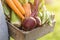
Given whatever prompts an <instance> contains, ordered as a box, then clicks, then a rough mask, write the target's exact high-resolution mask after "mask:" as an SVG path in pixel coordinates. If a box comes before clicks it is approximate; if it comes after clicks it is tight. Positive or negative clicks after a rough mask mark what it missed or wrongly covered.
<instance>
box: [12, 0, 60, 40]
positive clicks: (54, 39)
mask: <svg viewBox="0 0 60 40" xmlns="http://www.w3.org/2000/svg"><path fill="white" fill-rule="evenodd" d="M50 1H51V0H50ZM50 1H48V2H47V3H46V7H47V9H48V10H49V11H51V12H54V13H55V19H56V25H55V27H54V31H53V32H51V33H49V34H47V35H45V36H43V37H41V38H38V39H37V40H60V0H52V2H51V3H49V2H50ZM11 40H13V39H12V38H11Z"/></svg>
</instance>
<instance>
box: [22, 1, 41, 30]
mask: <svg viewBox="0 0 60 40" xmlns="http://www.w3.org/2000/svg"><path fill="white" fill-rule="evenodd" d="M38 5H39V0H34V8H33V10H32V14H31V16H30V17H29V18H27V17H26V18H25V19H24V21H23V23H22V26H23V29H24V30H31V29H33V28H34V27H36V25H37V24H40V20H39V18H37V17H36V16H37V14H38ZM35 17H36V18H35ZM38 22H39V23H38Z"/></svg>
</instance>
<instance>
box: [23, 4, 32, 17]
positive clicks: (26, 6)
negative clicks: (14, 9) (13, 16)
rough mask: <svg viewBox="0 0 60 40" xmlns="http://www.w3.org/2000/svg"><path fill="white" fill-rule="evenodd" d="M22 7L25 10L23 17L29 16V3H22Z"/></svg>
mask: <svg viewBox="0 0 60 40" xmlns="http://www.w3.org/2000/svg"><path fill="white" fill-rule="evenodd" d="M23 7H24V9H25V12H26V14H25V17H30V15H31V6H30V4H29V3H25V4H23Z"/></svg>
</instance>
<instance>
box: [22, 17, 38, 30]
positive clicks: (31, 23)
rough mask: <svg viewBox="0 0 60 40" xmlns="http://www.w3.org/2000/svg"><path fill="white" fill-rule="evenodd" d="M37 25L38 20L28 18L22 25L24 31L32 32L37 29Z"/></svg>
mask: <svg viewBox="0 0 60 40" xmlns="http://www.w3.org/2000/svg"><path fill="white" fill-rule="evenodd" d="M36 25H37V24H36V20H35V18H33V17H29V18H26V19H25V20H24V21H23V23H22V26H23V27H24V28H23V29H24V30H31V29H33V28H35V27H36Z"/></svg>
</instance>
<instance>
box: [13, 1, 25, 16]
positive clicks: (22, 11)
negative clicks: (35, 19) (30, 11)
mask: <svg viewBox="0 0 60 40" xmlns="http://www.w3.org/2000/svg"><path fill="white" fill-rule="evenodd" d="M12 1H13V2H14V4H15V5H16V7H17V8H18V9H19V11H20V12H21V13H22V14H23V15H25V10H24V8H23V7H22V5H21V3H20V2H19V1H18V0H12Z"/></svg>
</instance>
